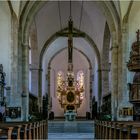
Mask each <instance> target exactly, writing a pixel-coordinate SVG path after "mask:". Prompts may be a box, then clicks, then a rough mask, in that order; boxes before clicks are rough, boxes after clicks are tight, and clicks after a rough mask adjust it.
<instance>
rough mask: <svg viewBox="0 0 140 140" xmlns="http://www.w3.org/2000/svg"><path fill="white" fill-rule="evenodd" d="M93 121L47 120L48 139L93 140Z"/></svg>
mask: <svg viewBox="0 0 140 140" xmlns="http://www.w3.org/2000/svg"><path fill="white" fill-rule="evenodd" d="M93 124H94V123H93V121H76V122H70V123H66V122H65V121H49V122H48V131H49V133H48V140H93V139H94V130H93V126H94V125H93Z"/></svg>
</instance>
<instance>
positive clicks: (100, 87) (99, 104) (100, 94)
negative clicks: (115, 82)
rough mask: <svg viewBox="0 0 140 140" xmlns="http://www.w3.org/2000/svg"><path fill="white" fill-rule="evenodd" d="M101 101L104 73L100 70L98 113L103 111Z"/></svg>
mask: <svg viewBox="0 0 140 140" xmlns="http://www.w3.org/2000/svg"><path fill="white" fill-rule="evenodd" d="M101 99H102V72H101V69H99V70H98V105H97V106H98V108H97V110H98V112H99V113H100V111H101Z"/></svg>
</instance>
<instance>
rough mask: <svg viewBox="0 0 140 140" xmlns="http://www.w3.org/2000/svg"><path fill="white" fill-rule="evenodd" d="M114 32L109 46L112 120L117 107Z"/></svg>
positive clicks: (116, 56) (116, 51)
mask: <svg viewBox="0 0 140 140" xmlns="http://www.w3.org/2000/svg"><path fill="white" fill-rule="evenodd" d="M116 41H117V40H116V34H115V32H114V33H112V48H111V51H112V52H111V60H112V61H111V81H112V85H111V109H112V111H111V112H112V120H117V107H118V45H117V42H116Z"/></svg>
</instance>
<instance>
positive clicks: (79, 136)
mask: <svg viewBox="0 0 140 140" xmlns="http://www.w3.org/2000/svg"><path fill="white" fill-rule="evenodd" d="M93 139H94V135H93V133H49V134H48V140H93Z"/></svg>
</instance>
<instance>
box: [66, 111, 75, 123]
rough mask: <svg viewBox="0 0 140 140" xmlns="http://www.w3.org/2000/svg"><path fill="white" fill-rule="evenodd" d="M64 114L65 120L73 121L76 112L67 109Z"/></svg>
mask: <svg viewBox="0 0 140 140" xmlns="http://www.w3.org/2000/svg"><path fill="white" fill-rule="evenodd" d="M64 115H65V120H66V121H75V120H76V115H77V114H76V112H75V111H73V110H69V111H66V113H65V114H64Z"/></svg>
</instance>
